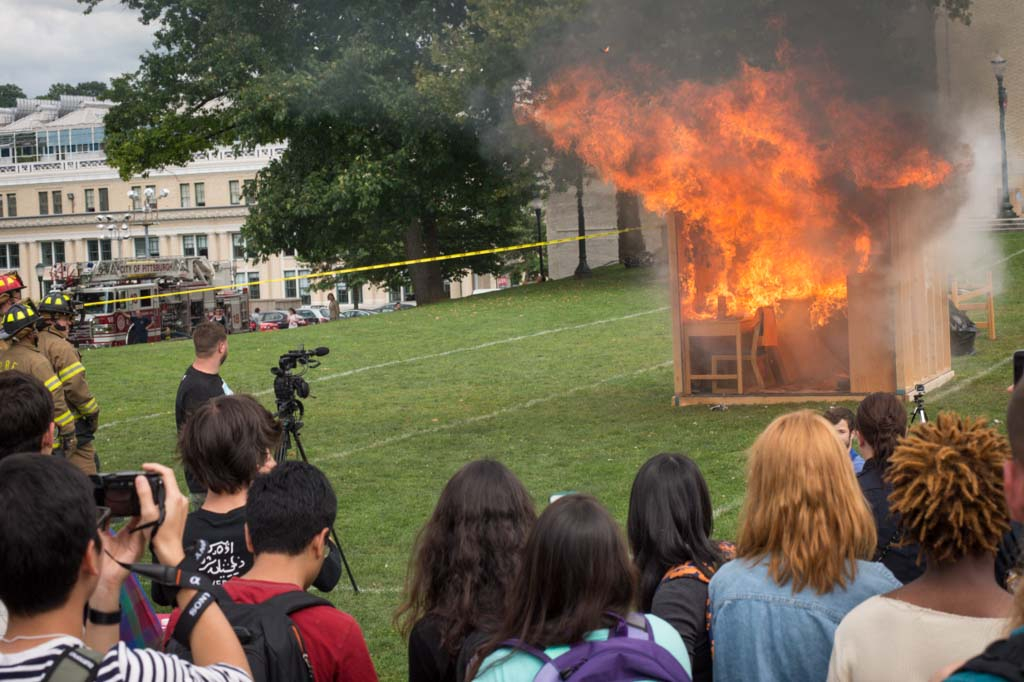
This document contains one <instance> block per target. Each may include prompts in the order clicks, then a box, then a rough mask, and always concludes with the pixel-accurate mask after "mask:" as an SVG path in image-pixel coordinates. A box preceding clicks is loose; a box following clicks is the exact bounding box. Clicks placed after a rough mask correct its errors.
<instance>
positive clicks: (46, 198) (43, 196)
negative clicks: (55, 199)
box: [39, 192, 50, 215]
mask: <svg viewBox="0 0 1024 682" xmlns="http://www.w3.org/2000/svg"><path fill="white" fill-rule="evenodd" d="M39 215H50V195H49V194H48V193H46V192H40V193H39Z"/></svg>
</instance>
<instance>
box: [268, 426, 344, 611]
mask: <svg viewBox="0 0 1024 682" xmlns="http://www.w3.org/2000/svg"><path fill="white" fill-rule="evenodd" d="M292 435H293V436H295V449H296V451H298V453H299V458H300V459H302V461H303V462H305V463H306V464H309V459H308V458H307V457H306V448H304V447H302V441H301V440H300V439H299V433H298V431H294V432H293V433H292ZM287 439H288V430H286V431H285V440H287ZM331 539H332V540H334V544H335V546H336V547H337V548H338V554H339V555H340V556H341V563H342V565H343V566H344V567H345V572H346V573H348V581H349V582H350V583H352V591H353V592H355V593H356V594H359V586H358V585H356V577H355V576H354V575H352V568H351V567H350V566H349V565H348V559H346V558H345V550H344V549H342V547H341V540H339V539H338V532H337V531H335V530H334V528H331Z"/></svg>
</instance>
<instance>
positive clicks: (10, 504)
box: [0, 455, 251, 682]
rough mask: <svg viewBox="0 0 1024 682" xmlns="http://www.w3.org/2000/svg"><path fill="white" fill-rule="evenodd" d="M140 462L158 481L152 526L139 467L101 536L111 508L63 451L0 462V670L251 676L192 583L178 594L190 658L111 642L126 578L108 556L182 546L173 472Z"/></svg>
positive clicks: (114, 679) (220, 616)
mask: <svg viewBox="0 0 1024 682" xmlns="http://www.w3.org/2000/svg"><path fill="white" fill-rule="evenodd" d="M142 467H143V469H145V470H147V471H149V472H153V473H157V474H159V475H160V477H161V479H162V480H163V485H164V490H165V498H164V513H163V515H162V518H163V522H162V523H161V524H160V532H158V533H154V532H153V526H154V525H155V524H156V523H157V522H158V521H159V519H160V518H161V512H160V509H159V507H158V506H157V504H156V502H154V498H153V494H152V490H151V488H150V484H149V481H148V480H147V479H146V478H145V477H143V476H138V477H136V479H135V492H136V494H137V495H138V499H139V506H140V509H141V513H140V515H139V516H137V517H135V518H133V519H132V520H131V521H129V523H128V525H127V526H126V527H124V528H122V529H121V531H120V532H118V533H117V534H116V535H113V536H111V535H108V534H107V532H106V525H107V523H108V519H109V514H110V510H109V509H104V508H102V507H97V506H96V502H95V500H94V498H93V490H92V484H91V483H90V481H89V479H88V478H87V477H86V476H85V474H83V473H82V472H81V471H79V470H78V469H76V468H75V467H74V465H72V464H71V463H69V462H68V461H67V460H64V459H61V458H57V457H43V456H40V455H12V456H10V457H7V458H5V459H4V460H3V461H0V509H3V513H2V514H0V547H2V548H3V551H0V600H3V602H4V603H6V605H7V608H8V610H9V611H10V622H9V624H8V628H7V632H6V634H5V635H4V637H3V639H0V680H25V681H27V680H33V681H36V680H44V679H51V676H52V678H53V679H76V678H77V679H83V680H84V679H91V680H95V681H96V682H120V681H122V680H124V681H127V680H133V681H134V680H140V681H143V680H144V681H145V682H179V681H181V682H184V681H186V680H208V681H213V680H219V681H221V682H248V681H249V680H251V675H250V672H249V664H248V661H247V660H246V657H245V653H244V652H243V651H242V647H241V645H240V644H239V642H238V638H237V636H236V635H235V633H234V631H233V630H232V628H231V625H230V624H229V623H228V622H227V619H226V618H225V617H224V613H223V612H222V611H221V610H220V607H219V606H217V604H216V603H209V595H208V594H205V593H198V594H197V592H196V590H194V589H188V588H183V589H182V590H181V591H180V592H179V593H178V604H179V606H181V607H188V608H191V609H192V610H193V611H196V610H197V609H199V613H198V619H197V621H196V625H195V628H194V629H193V630H192V635H191V640H190V644H191V647H192V654H193V659H194V660H195V662H196V663H195V664H191V663H187V662H185V661H183V660H181V659H178V658H176V657H174V656H169V655H167V654H162V653H159V652H156V651H150V650H147V649H140V650H132V649H129V648H128V647H127V645H126V644H125V643H124V642H118V636H119V624H120V621H121V613H120V601H119V595H120V592H121V587H122V585H123V583H124V581H125V579H126V578H127V577H128V571H126V570H125V569H124V568H122V566H121V565H120V564H119V563H118V562H124V563H132V562H136V561H138V560H139V558H140V557H141V556H142V552H143V550H144V549H145V547H146V544H147V543H148V542H150V541H152V543H153V549H154V551H155V552H156V554H157V556H158V557H160V560H161V561H162V562H163V563H165V564H168V565H171V566H174V565H177V564H178V563H180V562H181V561H182V560H183V559H184V556H185V552H184V549H183V548H182V545H181V534H182V529H183V528H184V525H185V516H186V514H187V513H188V500H186V499H185V497H184V496H183V495H182V494H181V491H179V490H178V484H177V482H176V481H175V479H174V472H173V471H171V470H170V469H168V468H167V467H164V466H160V465H158V464H143V465H142ZM136 531H138V532H136ZM115 559H116V561H115ZM200 599H202V602H200ZM200 603H202V604H203V606H205V610H202V608H200V606H199V605H200ZM83 620H86V621H87V622H86V625H85V628H84V636H83ZM204 666H208V667H204ZM90 671H91V672H90ZM87 673H90V674H88V675H87Z"/></svg>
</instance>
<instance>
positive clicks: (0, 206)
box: [0, 195, 4, 218]
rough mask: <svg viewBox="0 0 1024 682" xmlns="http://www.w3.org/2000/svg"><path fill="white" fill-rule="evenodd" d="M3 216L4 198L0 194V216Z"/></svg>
mask: <svg viewBox="0 0 1024 682" xmlns="http://www.w3.org/2000/svg"><path fill="white" fill-rule="evenodd" d="M3 217H4V198H3V195H0V218H3Z"/></svg>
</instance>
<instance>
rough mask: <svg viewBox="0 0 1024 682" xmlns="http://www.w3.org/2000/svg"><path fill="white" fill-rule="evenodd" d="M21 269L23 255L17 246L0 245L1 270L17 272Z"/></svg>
mask: <svg viewBox="0 0 1024 682" xmlns="http://www.w3.org/2000/svg"><path fill="white" fill-rule="evenodd" d="M20 267H21V254H20V253H19V252H18V245H17V244H0V269H4V270H17V269H18V268H20Z"/></svg>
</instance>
